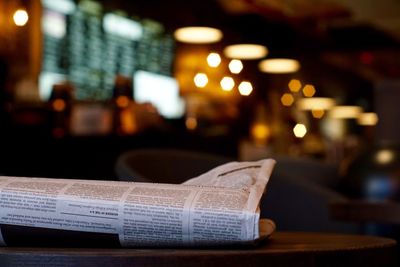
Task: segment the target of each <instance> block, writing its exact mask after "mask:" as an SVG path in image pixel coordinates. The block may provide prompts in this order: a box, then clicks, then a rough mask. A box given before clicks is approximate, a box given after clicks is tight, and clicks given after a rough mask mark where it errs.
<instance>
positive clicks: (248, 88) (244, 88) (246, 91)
mask: <svg viewBox="0 0 400 267" xmlns="http://www.w3.org/2000/svg"><path fill="white" fill-rule="evenodd" d="M252 91H253V86H252V85H251V83H250V82H245V81H244V82H241V83H240V84H239V93H240V94H241V95H244V96H248V95H250V94H251V92H252Z"/></svg>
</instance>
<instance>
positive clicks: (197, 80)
mask: <svg viewBox="0 0 400 267" xmlns="http://www.w3.org/2000/svg"><path fill="white" fill-rule="evenodd" d="M193 80H194V84H195V85H196V86H197V87H199V88H203V87H205V86H206V85H207V83H208V77H207V75H206V74H205V73H197V74H196V76H194V79H193Z"/></svg>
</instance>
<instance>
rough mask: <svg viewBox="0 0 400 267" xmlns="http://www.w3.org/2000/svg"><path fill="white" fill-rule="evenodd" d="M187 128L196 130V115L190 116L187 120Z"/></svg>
mask: <svg viewBox="0 0 400 267" xmlns="http://www.w3.org/2000/svg"><path fill="white" fill-rule="evenodd" d="M185 125H186V128H187V129H189V130H194V129H196V128H197V119H196V118H195V117H188V118H187V119H186V121H185Z"/></svg>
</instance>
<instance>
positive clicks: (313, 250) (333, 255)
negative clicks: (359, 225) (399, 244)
mask: <svg viewBox="0 0 400 267" xmlns="http://www.w3.org/2000/svg"><path fill="white" fill-rule="evenodd" d="M395 245H396V242H395V241H394V240H392V239H388V238H381V237H372V236H361V235H343V234H325V233H306V232H275V233H273V234H272V236H270V237H269V238H268V239H267V240H265V241H264V242H263V243H262V244H260V245H259V246H256V247H240V248H239V247H230V248H152V249H138V248H123V249H121V248H102V249H97V248H24V247H3V248H0V263H1V264H0V265H1V266H3V267H9V266H10V267H11V266H29V267H33V266H57V267H58V266H85V267H87V266H89V267H90V266H157V267H162V266H178V267H179V266H207V267H212V266H218V267H221V266H224V265H227V266H229V267H232V266H242V267H243V266H353V267H354V266H363V267H365V266H395V262H396V259H395V250H394V248H395Z"/></svg>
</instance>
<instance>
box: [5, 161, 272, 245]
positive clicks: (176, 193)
mask: <svg viewBox="0 0 400 267" xmlns="http://www.w3.org/2000/svg"><path fill="white" fill-rule="evenodd" d="M274 164H275V161H274V160H272V159H266V160H261V161H256V162H231V163H227V164H224V165H221V166H219V167H217V168H215V169H212V170H210V171H209V172H207V173H205V174H202V175H200V176H198V177H195V178H193V179H190V180H188V181H187V182H185V183H184V184H179V185H176V184H157V183H134V182H117V181H92V180H72V179H47V178H21V177H6V176H0V245H2V246H6V245H10V246H12V245H26V244H27V243H26V242H27V241H26V240H27V239H29V237H30V238H31V239H32V238H35V237H36V238H38V239H43V240H44V239H46V238H49V237H50V239H51V238H53V239H57V237H59V238H65V240H67V239H68V238H69V239H71V238H76V239H77V240H75V241H76V243H77V244H78V245H79V243H80V242H84V241H85V240H84V239H85V237H87V238H92V240H96V238H98V240H113V241H115V243H116V244H118V245H120V246H122V247H134V246H202V245H203V246H204V245H206V246H209V245H212V246H214V245H233V244H248V243H250V244H253V243H255V242H257V241H258V240H260V239H262V238H263V237H266V236H268V235H269V234H270V233H272V231H274V229H275V226H274V224H273V223H272V221H269V220H260V209H259V204H260V199H261V196H262V194H263V192H264V190H265V188H266V185H267V183H268V180H269V177H270V175H271V172H272V169H273V167H274ZM35 233H36V235H35ZM60 233H61V234H60ZM46 236H47V237H46ZM24 238H25V239H24ZM36 241H40V240H36ZM36 241H35V240H31V242H29V241H28V244H29V245H31V244H36V243H35V242H36ZM59 241H60V243H61V244H62V242H63V240H59ZM110 242H111V241H110ZM39 243H40V242H39ZM55 243H57V242H56V241H55V240H53V242H52V244H55ZM111 243H113V242H111ZM57 244H58V243H57Z"/></svg>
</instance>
